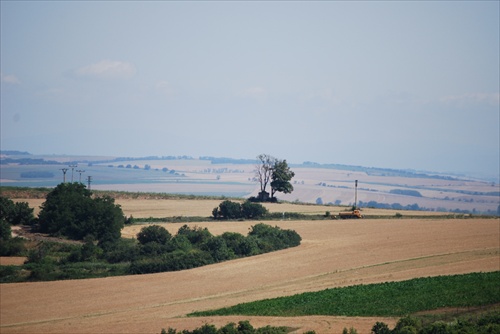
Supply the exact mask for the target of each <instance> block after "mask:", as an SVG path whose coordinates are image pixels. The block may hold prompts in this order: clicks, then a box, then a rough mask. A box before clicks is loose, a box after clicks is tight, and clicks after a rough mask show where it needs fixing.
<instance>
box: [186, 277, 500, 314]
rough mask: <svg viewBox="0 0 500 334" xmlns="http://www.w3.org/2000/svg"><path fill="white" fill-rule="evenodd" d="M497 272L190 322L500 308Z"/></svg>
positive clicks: (274, 303) (280, 303)
mask: <svg viewBox="0 0 500 334" xmlns="http://www.w3.org/2000/svg"><path fill="white" fill-rule="evenodd" d="M498 282H500V271H497V272H492V273H472V274H466V275H453V276H439V277H427V278H416V279H412V280H408V281H402V282H390V283H381V284H368V285H356V286H350V287H345V288H334V289H327V290H323V291H319V292H308V293H303V294H299V295H294V296H290V297H280V298H274V299H265V300H261V301H256V302H252V303H245V304H239V305H236V306H232V307H228V308H223V309H219V310H212V311H203V312H194V313H191V314H190V316H213V315H255V316H283V317H285V316H286V317H294V316H306V315H339V316H366V317H368V316H389V317H391V316H403V315H407V314H412V313H415V312H420V311H425V310H435V309H439V308H443V307H471V306H481V305H490V304H495V303H498V302H500V285H499V284H498Z"/></svg>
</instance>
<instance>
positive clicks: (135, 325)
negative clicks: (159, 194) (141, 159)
mask: <svg viewBox="0 0 500 334" xmlns="http://www.w3.org/2000/svg"><path fill="white" fill-rule="evenodd" d="M254 224H255V222H227V223H220V222H219V223H217V222H214V223H198V224H197V225H198V226H203V227H207V228H208V229H209V230H210V231H211V232H212V233H213V234H220V233H223V232H224V231H234V232H240V233H242V234H246V233H247V232H248V229H249V227H250V226H251V225H254ZM272 224H273V225H278V226H280V227H282V228H287V229H294V230H296V231H297V232H298V233H299V234H300V235H301V236H302V244H301V245H300V246H299V247H295V248H291V249H287V250H283V251H279V252H274V253H269V254H264V255H260V256H254V257H250V258H244V259H238V260H233V261H228V262H224V263H220V264H215V265H210V266H206V267H201V268H196V269H191V270H186V271H181V272H169V273H160V274H150V275H140V276H125V277H113V278H104V279H89V280H73V281H57V282H41V283H17V284H1V285H0V289H1V291H0V292H1V302H0V306H1V311H0V312H1V313H0V315H1V327H0V332H2V333H159V332H160V331H161V329H162V328H165V329H167V328H169V327H171V328H176V329H177V330H181V329H190V330H192V329H194V328H197V327H200V326H201V325H203V324H204V323H212V324H215V325H217V326H222V325H225V324H227V323H228V322H238V321H239V320H250V322H251V323H252V325H254V326H255V327H261V326H265V325H274V326H284V325H286V326H290V327H294V328H297V330H296V331H295V332H296V333H303V332H305V331H307V330H315V331H316V333H318V334H319V333H341V332H342V329H343V328H344V327H346V328H350V327H351V326H352V327H354V328H356V329H357V330H358V332H359V333H369V332H370V330H371V327H372V326H373V324H374V323H375V322H376V321H384V322H386V323H387V324H389V326H391V327H392V326H394V324H395V321H396V319H384V318H348V317H332V316H311V317H296V318H276V317H247V316H241V317H239V316H231V317H207V318H187V317H186V316H185V315H186V314H188V313H189V312H192V311H195V310H206V309H213V308H220V307H223V306H230V305H234V304H237V303H242V302H247V301H254V300H260V299H264V298H272V297H277V296H285V295H292V294H297V293H301V292H305V291H317V290H323V289H326V288H332V287H339V286H347V285H353V284H365V283H373V282H385V281H396V280H405V279H410V278H414V277H423V276H435V275H447V274H460V273H468V272H478V271H496V270H499V269H500V255H499V247H500V245H499V242H500V241H499V240H500V235H499V234H500V221H499V220H498V219H449V220H440V219H400V220H397V219H377V220H375V219H370V220H356V221H337V220H331V221H280V222H273V223H272ZM164 226H165V227H167V228H168V229H169V230H170V231H171V232H173V233H176V231H177V230H178V228H179V227H180V225H179V224H166V225H164ZM136 229H137V226H131V227H127V228H125V230H124V231H123V234H124V235H126V236H130V235H133V234H134V233H136Z"/></svg>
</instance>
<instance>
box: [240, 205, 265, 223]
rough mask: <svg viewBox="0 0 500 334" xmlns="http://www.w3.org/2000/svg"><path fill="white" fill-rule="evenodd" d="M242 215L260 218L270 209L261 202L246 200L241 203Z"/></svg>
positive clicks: (249, 217)
mask: <svg viewBox="0 0 500 334" xmlns="http://www.w3.org/2000/svg"><path fill="white" fill-rule="evenodd" d="M241 211H242V216H243V217H244V218H246V219H259V218H262V217H264V216H265V215H266V214H267V213H268V210H267V209H266V208H265V207H264V206H263V205H262V204H260V203H252V202H250V201H245V202H244V203H243V204H242V205H241Z"/></svg>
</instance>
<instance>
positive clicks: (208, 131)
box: [1, 1, 500, 175]
mask: <svg viewBox="0 0 500 334" xmlns="http://www.w3.org/2000/svg"><path fill="white" fill-rule="evenodd" d="M499 3H500V2H499V1H483V2H481V1H471V2H467V1H457V2H453V1H439V2H437V1H424V2H417V1H415V2H409V1H390V2H382V1H369V2H362V1H355V2H344V1H331V2H328V1H320V2H310V1H308V2H300V1H294V2H285V1H277V2H261V1H259V2H253V1H247V2H243V1H234V2H232V1H230V2H199V1H195V2H177V1H176V2H167V1H164V2H162V1H154V2H134V1H124V2H120V1H110V2H97V1H54V2H43V1H25V2H20V1H1V148H2V149H4V150H5V149H9V150H23V151H29V152H31V153H34V154H43V153H55V154H89V155H114V156H144V155H160V156H161V155H191V156H193V157H197V156H206V155H210V156H217V157H222V156H225V157H233V158H254V157H256V156H257V155H258V154H260V153H267V154H271V155H273V156H275V157H277V158H280V159H287V161H288V162H291V163H301V162H303V161H315V162H319V163H340V164H354V165H362V166H367V167H388V168H410V169H417V170H431V171H459V172H466V171H471V172H483V173H488V174H493V175H498V173H499V164H500V153H499V151H500V148H499V145H500V144H499V142H500V134H499V127H500V125H499V124H500V120H499V117H500V111H499V108H500V107H499V91H500V87H499V86H500V83H499V81H500V69H499V63H500V60H499V59H500V53H499V43H500V42H499V41H500V36H499V31H500V27H499V16H500V8H499Z"/></svg>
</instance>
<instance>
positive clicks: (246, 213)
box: [212, 200, 268, 219]
mask: <svg viewBox="0 0 500 334" xmlns="http://www.w3.org/2000/svg"><path fill="white" fill-rule="evenodd" d="M267 214H268V210H267V209H266V208H265V207H263V206H262V205H261V204H259V203H253V202H251V201H245V202H244V203H243V204H240V203H238V202H231V201H229V200H226V201H223V202H222V203H220V204H219V206H218V207H216V208H214V209H213V210H212V216H213V217H214V219H259V218H262V217H264V216H265V215H267Z"/></svg>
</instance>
